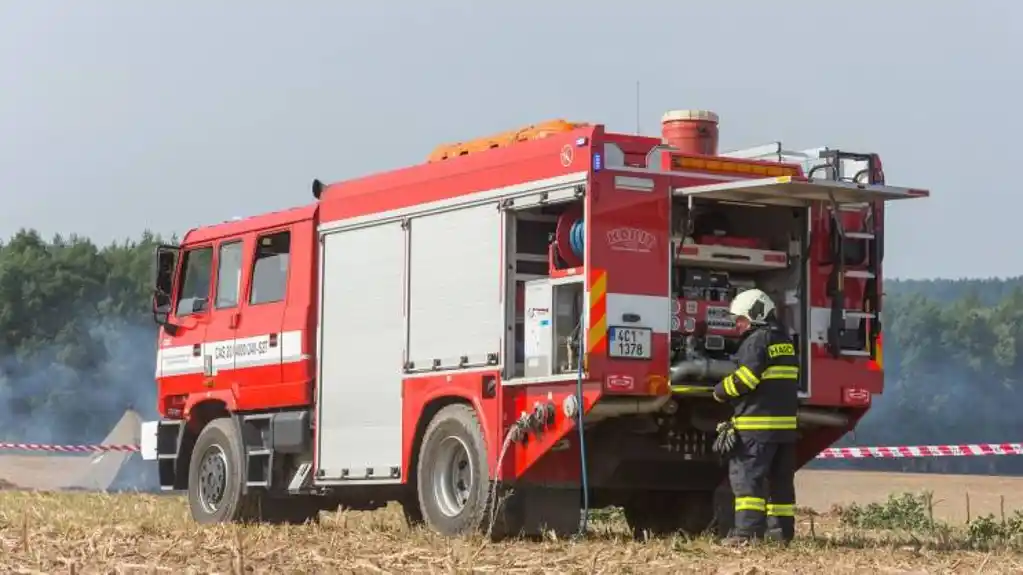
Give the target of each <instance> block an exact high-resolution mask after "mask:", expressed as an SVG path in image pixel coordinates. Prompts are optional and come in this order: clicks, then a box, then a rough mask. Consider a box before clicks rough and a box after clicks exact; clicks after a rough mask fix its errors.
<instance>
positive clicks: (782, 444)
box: [714, 289, 799, 545]
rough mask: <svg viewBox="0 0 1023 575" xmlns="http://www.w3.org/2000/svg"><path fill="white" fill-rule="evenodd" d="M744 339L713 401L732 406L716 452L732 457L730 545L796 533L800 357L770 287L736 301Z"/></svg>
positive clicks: (720, 428) (788, 538) (727, 540)
mask: <svg viewBox="0 0 1023 575" xmlns="http://www.w3.org/2000/svg"><path fill="white" fill-rule="evenodd" d="M729 311H730V312H731V313H732V315H733V316H735V319H736V323H737V325H738V327H739V329H740V330H741V331H742V332H743V341H742V343H741V344H740V346H739V349H738V351H737V352H736V356H735V359H736V363H738V368H737V369H736V370H735V371H734V372H732V373H731V374H729V375H728V376H726V377H725V378H724V379H722V380H721V381H720V382H719V383H718V384H717V385H715V386H714V399H715V400H716V401H718V402H721V403H729V404H731V405H732V407H733V416H732V418H731V419H730V420H728V421H725V422H723V423H721V424H720V425H719V426H718V438H717V441H716V444H715V450H716V451H718V452H719V453H721V454H722V455H723V456H725V457H727V458H728V479H729V482H730V483H731V486H732V491H733V493H734V494H735V526H734V528H733V529H732V531H731V533H729V535H728V537H726V538H725V540H724V541H723V543H725V544H728V545H735V544H742V543H744V542H747V541H751V540H756V539H762V538H765V537H766V538H769V539H773V540H778V541H781V542H784V543H788V542H790V541H791V540H792V538H793V537H794V535H795V515H794V507H795V503H796V501H795V485H794V480H795V472H796V448H795V441H796V409H797V407H798V401H799V400H798V392H799V385H798V379H799V359H798V357H797V356H796V352H795V346H794V345H793V343H792V339H791V338H790V337H789V336H788V334H787V333H786V331H785V329H784V328H783V326H782V325H781V323H780V322H779V321H778V318H777V315H776V312H775V306H774V302H773V301H771V298H770V297H768V296H767V294H765V293H764V292H763V291H761V290H758V289H750V290H746V291H744V292H742V293H740V294H739V295H737V296H736V297H735V299H733V300H732V303H731V306H730V309H729Z"/></svg>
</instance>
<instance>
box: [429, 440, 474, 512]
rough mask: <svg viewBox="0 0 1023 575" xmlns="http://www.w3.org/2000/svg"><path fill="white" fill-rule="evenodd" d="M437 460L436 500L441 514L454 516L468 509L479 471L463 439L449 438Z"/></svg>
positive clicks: (439, 449) (434, 476) (444, 442)
mask: <svg viewBox="0 0 1023 575" xmlns="http://www.w3.org/2000/svg"><path fill="white" fill-rule="evenodd" d="M434 461H435V463H434V466H433V470H432V474H433V485H434V499H435V500H436V502H437V507H438V508H439V509H440V511H441V513H443V514H444V515H447V516H448V517H455V516H457V515H458V514H460V513H461V512H462V511H463V510H464V509H465V506H466V504H467V503H468V502H469V496H470V494H471V493H472V490H473V487H474V486H475V483H476V468H475V466H474V465H473V462H472V459H471V458H470V457H469V446H468V445H466V444H465V442H464V441H463V440H462V439H461V438H458V437H454V436H452V437H447V438H445V439H444V440H443V441H442V442H441V444H440V447H439V448H438V454H437V458H436V459H435V460H434Z"/></svg>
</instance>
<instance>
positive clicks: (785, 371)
mask: <svg viewBox="0 0 1023 575" xmlns="http://www.w3.org/2000/svg"><path fill="white" fill-rule="evenodd" d="M762 377H763V378H764V379H799V368H798V367H795V366H792V365H774V366H771V367H769V368H767V369H765V370H764V375H763V376H762Z"/></svg>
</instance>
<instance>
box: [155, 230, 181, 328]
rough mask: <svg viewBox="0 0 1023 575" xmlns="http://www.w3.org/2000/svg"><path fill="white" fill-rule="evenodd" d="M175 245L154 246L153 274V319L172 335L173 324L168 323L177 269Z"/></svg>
mask: <svg viewBox="0 0 1023 575" xmlns="http://www.w3.org/2000/svg"><path fill="white" fill-rule="evenodd" d="M179 253H180V249H179V248H178V247H177V246H168V245H160V246H157V248H156V269H155V273H154V274H153V302H152V303H153V305H152V307H153V321H155V322H156V324H157V325H160V326H163V328H164V330H166V331H167V332H168V333H169V334H170V335H173V331H174V325H173V324H172V323H170V316H171V311H172V310H173V307H174V306H173V303H172V301H171V293H173V287H174V286H173V284H174V272H175V270H176V269H177V263H178V254H179Z"/></svg>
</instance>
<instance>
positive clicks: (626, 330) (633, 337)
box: [607, 326, 652, 359]
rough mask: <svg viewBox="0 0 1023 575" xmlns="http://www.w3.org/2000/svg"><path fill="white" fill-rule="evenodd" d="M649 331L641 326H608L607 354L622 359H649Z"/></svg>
mask: <svg viewBox="0 0 1023 575" xmlns="http://www.w3.org/2000/svg"><path fill="white" fill-rule="evenodd" d="M651 333H652V332H651V331H650V329H648V328H642V327H615V326H612V327H609V328H608V329H607V341H608V355H609V356H611V357H620V358H624V359H650V339H651Z"/></svg>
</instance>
